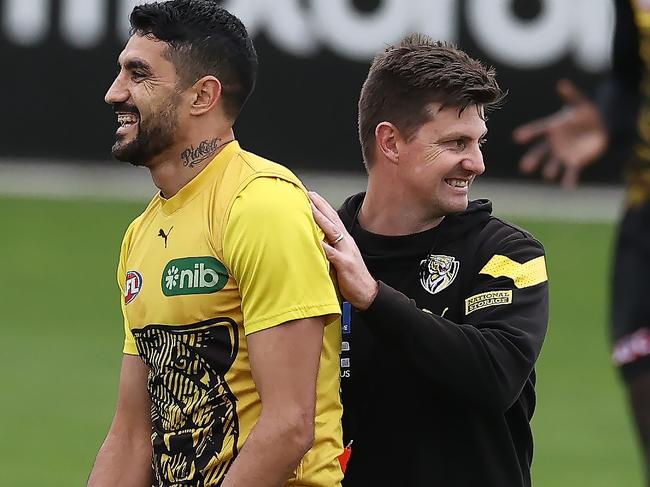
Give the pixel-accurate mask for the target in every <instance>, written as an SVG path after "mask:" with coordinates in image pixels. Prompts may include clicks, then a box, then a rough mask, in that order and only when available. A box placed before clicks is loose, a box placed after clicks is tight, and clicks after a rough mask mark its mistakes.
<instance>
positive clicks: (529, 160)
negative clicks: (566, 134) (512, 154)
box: [519, 142, 550, 173]
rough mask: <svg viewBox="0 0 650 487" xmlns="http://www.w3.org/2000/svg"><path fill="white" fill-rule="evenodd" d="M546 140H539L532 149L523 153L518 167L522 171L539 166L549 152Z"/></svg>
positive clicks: (530, 170)
mask: <svg viewBox="0 0 650 487" xmlns="http://www.w3.org/2000/svg"><path fill="white" fill-rule="evenodd" d="M549 149H550V147H549V144H548V142H540V143H538V144H536V145H535V146H534V147H533V148H532V149H530V150H529V151H528V152H526V153H525V154H524V156H523V157H522V158H521V161H519V169H520V170H521V172H524V173H531V172H533V171H535V170H537V168H539V166H540V164H541V162H542V161H543V160H544V158H545V157H546V155H547V154H548V152H549Z"/></svg>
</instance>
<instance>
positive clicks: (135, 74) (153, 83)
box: [105, 34, 183, 166]
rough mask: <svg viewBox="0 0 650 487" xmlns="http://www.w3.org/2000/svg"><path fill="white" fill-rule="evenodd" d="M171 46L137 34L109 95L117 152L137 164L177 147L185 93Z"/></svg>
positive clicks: (121, 58) (126, 50) (123, 55)
mask: <svg viewBox="0 0 650 487" xmlns="http://www.w3.org/2000/svg"><path fill="white" fill-rule="evenodd" d="M167 47H168V46H167V44H166V43H164V42H161V41H158V40H156V39H155V38H153V37H151V36H141V35H137V34H135V35H133V36H131V38H130V39H129V41H128V43H127V44H126V47H125V48H124V50H123V51H122V53H121V54H120V56H119V59H118V67H119V72H118V75H117V77H116V78H115V81H113V84H112V85H111V87H110V88H109V89H108V92H107V93H106V97H105V100H106V103H109V104H111V105H113V109H114V110H115V113H116V115H117V122H118V128H117V131H116V132H115V136H116V140H115V143H114V144H113V147H112V150H111V152H112V153H113V156H114V157H115V158H116V159H118V160H120V161H125V162H130V163H131V164H133V165H136V166H149V165H150V164H152V160H153V159H154V158H155V157H156V156H158V155H160V154H161V153H162V152H164V151H165V150H167V149H169V148H170V147H171V146H173V145H174V142H175V140H176V137H177V129H178V126H179V124H180V123H181V117H182V115H183V114H182V113H181V109H180V106H181V101H182V93H181V92H180V91H179V88H178V76H177V74H176V69H175V67H174V65H173V64H172V63H171V61H169V59H167V58H166V57H165V50H166V49H167Z"/></svg>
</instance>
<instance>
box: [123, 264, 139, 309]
mask: <svg viewBox="0 0 650 487" xmlns="http://www.w3.org/2000/svg"><path fill="white" fill-rule="evenodd" d="M140 289H142V275H141V274H140V273H139V272H138V271H127V273H126V283H125V285H124V304H129V303H130V302H131V301H133V300H134V299H135V297H136V296H137V295H138V293H139V292H140Z"/></svg>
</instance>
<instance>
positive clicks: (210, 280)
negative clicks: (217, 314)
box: [161, 257, 228, 296]
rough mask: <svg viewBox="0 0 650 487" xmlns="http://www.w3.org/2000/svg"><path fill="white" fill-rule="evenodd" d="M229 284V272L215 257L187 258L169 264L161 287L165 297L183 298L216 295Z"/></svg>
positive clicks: (164, 272)
mask: <svg viewBox="0 0 650 487" xmlns="http://www.w3.org/2000/svg"><path fill="white" fill-rule="evenodd" d="M227 282H228V271H227V270H226V268H225V267H224V265H223V264H222V263H221V262H219V261H218V260H217V259H215V258H214V257H185V258H182V259H174V260H172V261H169V262H168V263H167V265H166V266H165V269H164V270H163V274H162V279H161V286H162V291H163V294H164V295H165V296H181V295H185V294H210V293H216V292H217V291H220V290H221V289H223V287H224V286H225V285H226V283H227Z"/></svg>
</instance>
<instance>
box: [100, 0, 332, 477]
mask: <svg viewBox="0 0 650 487" xmlns="http://www.w3.org/2000/svg"><path fill="white" fill-rule="evenodd" d="M130 20H131V26H132V36H131V38H130V39H129V41H128V43H127V44H126V47H125V48H124V50H123V51H122V53H121V54H120V56H119V59H118V65H119V72H118V75H117V77H116V79H115V81H114V82H113V84H112V86H111V87H110V89H109V90H108V93H107V94H106V101H107V102H108V103H109V104H111V105H112V106H113V107H114V109H115V112H116V114H117V120H118V124H119V127H118V129H117V132H116V142H115V145H114V146H113V149H112V152H113V155H114V156H115V157H116V158H117V159H119V160H123V161H128V162H130V163H132V164H134V165H137V166H145V167H147V168H148V169H149V170H150V171H151V176H152V178H153V181H154V183H155V184H156V186H157V187H158V188H159V189H160V193H159V194H158V195H156V196H155V197H154V199H153V200H152V201H151V203H150V204H149V206H148V207H147V208H146V210H145V211H144V212H143V213H142V215H140V216H139V217H138V218H136V219H135V221H134V222H133V223H132V224H131V225H130V226H129V228H128V229H127V231H126V235H125V237H124V241H123V244H122V249H121V256H120V262H119V268H118V281H119V285H120V289H121V291H122V294H123V297H122V310H123V314H124V327H125V334H126V339H125V343H124V359H123V364H122V372H121V377H120V388H119V398H118V403H117V410H116V413H115V417H114V420H113V423H112V425H111V427H110V430H109V432H108V435H107V437H106V440H105V441H104V444H103V445H102V447H101V449H100V451H99V453H98V455H97V459H96V461H95V465H94V467H93V470H92V472H91V475H90V479H89V481H88V485H90V486H93V487H100V486H111V487H116V486H119V487H126V486H151V485H155V486H180V485H183V486H197V487H198V486H223V487H235V486H246V487H256V486H283V485H300V486H315V487H331V486H338V485H340V482H341V478H342V473H341V468H340V466H339V463H338V460H337V458H338V456H339V455H340V453H341V452H342V447H341V426H340V422H341V406H340V402H339V397H338V388H339V352H340V338H341V337H340V334H341V330H340V326H338V325H337V323H338V322H339V305H338V301H337V297H336V293H335V289H334V287H333V284H332V282H331V281H330V278H329V267H328V263H327V260H326V258H325V256H324V253H323V250H322V247H321V245H320V240H321V238H322V234H320V231H319V230H318V227H317V226H316V225H315V223H314V221H313V219H312V216H311V210H310V205H309V200H308V198H307V196H306V193H305V191H304V188H303V187H302V185H301V183H300V181H299V180H298V179H297V178H296V177H295V176H294V175H293V174H292V173H291V172H290V171H289V170H287V169H286V168H284V167H282V166H280V165H278V164H275V163H273V162H270V161H267V160H265V159H263V158H261V157H258V156H256V155H254V154H251V153H249V152H246V151H244V150H242V149H241V148H240V146H239V144H238V143H237V141H235V140H234V133H233V130H232V126H233V123H234V121H235V119H236V117H237V116H238V114H239V112H240V110H241V108H242V106H243V104H244V102H245V101H246V99H247V98H248V96H249V95H250V93H251V91H252V89H253V86H254V84H255V76H256V71H257V58H256V54H255V50H254V48H253V45H252V42H251V39H250V38H249V36H248V34H247V32H246V29H245V27H244V26H243V25H242V24H241V22H240V21H239V20H238V19H237V18H236V17H234V16H233V15H231V14H230V13H228V12H227V11H226V10H224V9H223V8H221V7H219V6H218V5H217V4H216V2H214V1H209V0H172V1H169V2H164V3H150V4H145V5H141V6H138V7H135V9H134V10H133V12H132V14H131V18H130Z"/></svg>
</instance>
